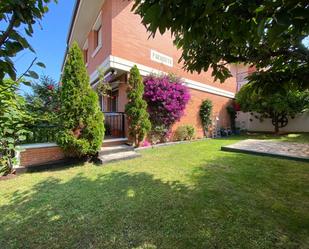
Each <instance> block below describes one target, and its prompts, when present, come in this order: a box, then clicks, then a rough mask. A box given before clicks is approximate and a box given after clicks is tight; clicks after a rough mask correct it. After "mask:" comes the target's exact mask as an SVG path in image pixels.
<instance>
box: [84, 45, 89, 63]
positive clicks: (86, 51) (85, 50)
mask: <svg viewBox="0 0 309 249" xmlns="http://www.w3.org/2000/svg"><path fill="white" fill-rule="evenodd" d="M84 61H85V64H87V63H88V48H86V49H84Z"/></svg>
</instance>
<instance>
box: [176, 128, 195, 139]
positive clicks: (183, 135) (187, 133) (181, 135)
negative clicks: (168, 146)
mask: <svg viewBox="0 0 309 249" xmlns="http://www.w3.org/2000/svg"><path fill="white" fill-rule="evenodd" d="M194 136H195V129H194V127H193V126H192V125H182V126H179V127H178V128H177V130H176V131H175V139H176V140H178V141H184V140H192V139H193V138H194Z"/></svg>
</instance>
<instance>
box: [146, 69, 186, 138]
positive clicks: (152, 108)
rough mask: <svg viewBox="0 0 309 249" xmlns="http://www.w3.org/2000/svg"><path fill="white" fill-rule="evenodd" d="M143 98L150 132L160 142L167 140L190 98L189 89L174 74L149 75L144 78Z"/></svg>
mask: <svg viewBox="0 0 309 249" xmlns="http://www.w3.org/2000/svg"><path fill="white" fill-rule="evenodd" d="M144 84H145V93H144V99H145V100H146V101H147V103H148V112H149V114H150V121H151V124H152V131H151V133H152V134H154V136H155V137H157V138H158V137H160V140H161V142H162V141H164V140H168V135H169V133H170V130H171V127H172V125H173V124H175V123H176V122H177V121H179V120H180V118H181V117H182V116H183V114H184V110H185V108H186V105H187V103H188V102H189V99H190V94H189V90H188V88H187V87H186V86H184V85H183V82H182V80H181V79H180V78H178V77H176V76H174V75H161V76H156V75H150V76H148V77H146V78H145V80H144Z"/></svg>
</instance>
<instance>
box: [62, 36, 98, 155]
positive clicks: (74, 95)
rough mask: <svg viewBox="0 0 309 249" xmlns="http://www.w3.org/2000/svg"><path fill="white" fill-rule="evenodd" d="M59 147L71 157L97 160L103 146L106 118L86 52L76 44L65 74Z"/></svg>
mask: <svg viewBox="0 0 309 249" xmlns="http://www.w3.org/2000/svg"><path fill="white" fill-rule="evenodd" d="M60 99H61V111H60V116H61V118H60V120H61V121H60V122H61V127H62V131H61V132H60V134H59V136H58V144H59V145H60V146H61V147H62V148H63V149H64V151H65V152H67V153H68V155H70V156H77V157H83V156H93V155H95V154H96V153H97V151H98V150H99V148H100V147H101V145H102V142H103V137H104V123H103V121H104V116H103V113H102V112H101V110H100V107H99V101H98V95H97V94H96V92H95V91H94V90H93V89H91V87H90V82H89V76H88V74H87V71H86V67H85V64H84V61H83V55H82V52H81V50H80V48H79V46H78V44H77V43H76V42H74V43H73V45H72V47H71V49H70V51H69V53H68V57H67V60H66V64H65V67H64V71H63V77H62V87H61V97H60Z"/></svg>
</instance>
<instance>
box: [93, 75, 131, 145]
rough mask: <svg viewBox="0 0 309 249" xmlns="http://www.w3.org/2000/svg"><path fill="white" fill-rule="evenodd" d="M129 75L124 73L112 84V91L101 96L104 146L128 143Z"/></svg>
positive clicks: (113, 80)
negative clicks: (126, 110)
mask: <svg viewBox="0 0 309 249" xmlns="http://www.w3.org/2000/svg"><path fill="white" fill-rule="evenodd" d="M126 82H127V75H126V74H124V73H122V74H121V75H120V76H118V77H117V76H116V77H115V78H114V79H112V81H111V82H110V86H111V89H110V90H109V91H108V92H107V94H106V95H105V96H99V100H100V108H101V111H102V112H103V113H104V126H105V137H104V144H106V143H116V142H124V141H127V119H126V115H125V112H124V111H125V105H126V104H127V102H128V101H127V93H126V91H127V84H126Z"/></svg>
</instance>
